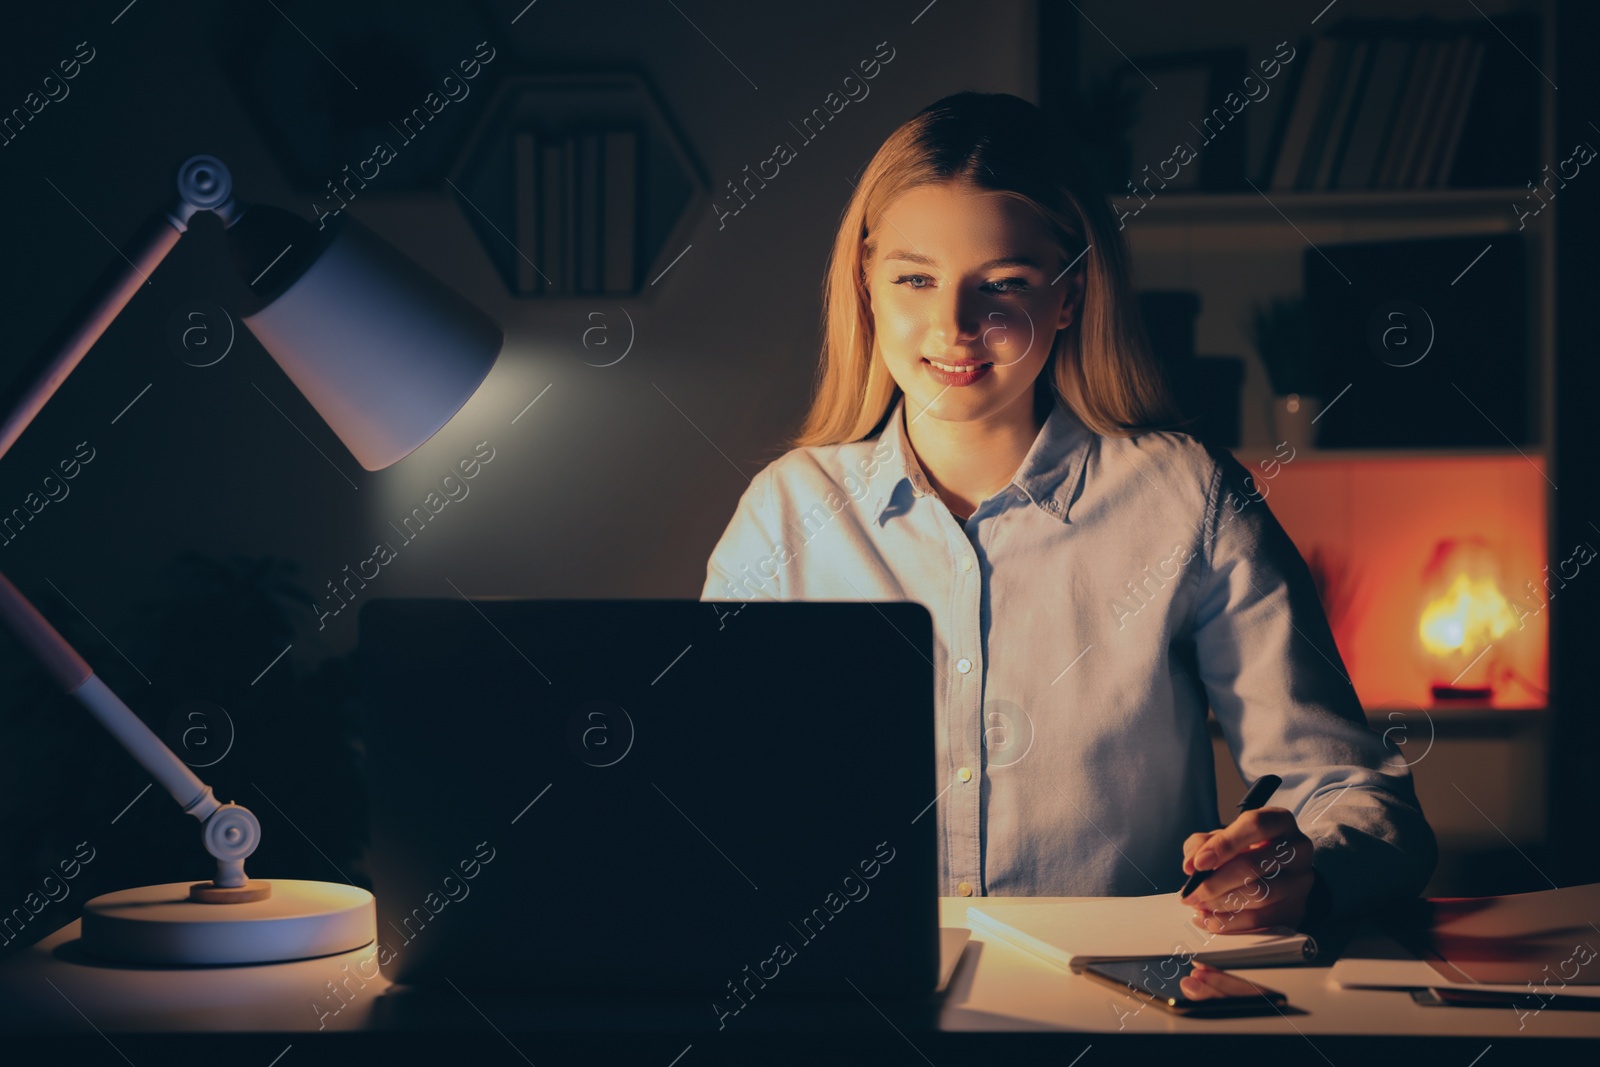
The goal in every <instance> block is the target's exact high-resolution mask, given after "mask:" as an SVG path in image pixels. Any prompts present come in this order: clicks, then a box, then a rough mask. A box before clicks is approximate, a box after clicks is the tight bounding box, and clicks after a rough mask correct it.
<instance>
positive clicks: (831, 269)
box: [790, 92, 1178, 447]
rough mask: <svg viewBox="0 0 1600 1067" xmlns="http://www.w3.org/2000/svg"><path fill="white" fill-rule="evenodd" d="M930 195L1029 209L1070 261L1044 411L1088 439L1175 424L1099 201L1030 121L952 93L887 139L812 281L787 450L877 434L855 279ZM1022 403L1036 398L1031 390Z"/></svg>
mask: <svg viewBox="0 0 1600 1067" xmlns="http://www.w3.org/2000/svg"><path fill="white" fill-rule="evenodd" d="M940 182H966V183H969V184H971V185H972V186H974V187H976V188H978V189H982V190H985V191H992V192H998V193H1002V194H1005V195H1009V196H1013V197H1016V198H1017V199H1019V200H1022V201H1023V202H1025V203H1027V204H1029V205H1031V206H1032V207H1033V208H1034V210H1036V211H1037V212H1038V213H1039V215H1040V217H1041V219H1042V220H1043V222H1044V223H1045V225H1046V226H1047V228H1048V229H1049V230H1050V233H1051V237H1052V238H1053V240H1054V241H1055V243H1056V245H1057V247H1058V249H1059V250H1060V252H1061V255H1062V257H1063V259H1062V261H1063V263H1073V262H1074V261H1077V265H1076V266H1075V267H1074V268H1073V269H1074V270H1075V271H1081V272H1082V273H1083V276H1084V288H1083V306H1082V309H1081V310H1080V312H1079V314H1078V315H1077V316H1076V317H1075V319H1074V322H1073V324H1072V325H1071V326H1068V327H1067V328H1066V329H1065V330H1062V331H1060V333H1059V334H1058V335H1057V337H1056V341H1055V343H1054V344H1053V345H1052V346H1051V351H1050V355H1049V357H1048V360H1047V362H1046V363H1045V365H1044V367H1043V368H1042V369H1041V370H1040V372H1039V382H1040V383H1044V384H1046V385H1047V386H1048V387H1049V388H1050V389H1052V390H1053V391H1054V393H1055V399H1056V401H1057V402H1060V403H1065V404H1067V405H1068V407H1070V408H1071V410H1072V411H1073V413H1074V414H1076V415H1077V416H1078V418H1079V419H1081V420H1082V421H1083V423H1084V424H1085V425H1086V426H1088V427H1089V428H1090V429H1091V430H1093V431H1095V432H1096V433H1102V434H1114V435H1120V436H1127V435H1129V434H1132V433H1137V432H1139V431H1141V430H1147V429H1157V428H1163V427H1166V426H1169V425H1172V424H1175V423H1176V422H1177V420H1178V412H1177V409H1176V406H1175V404H1174V402H1173V400H1172V397H1171V394H1170V392H1169V390H1168V388H1167V385H1166V381H1165V379H1164V377H1163V375H1162V373H1161V370H1160V367H1159V366H1158V365H1157V364H1156V362H1155V360H1154V358H1153V357H1152V356H1151V354H1150V348H1149V344H1148V342H1147V341H1146V339H1145V334H1144V328H1143V326H1142V324H1141V323H1140V320H1139V317H1138V313H1137V310H1136V308H1135V307H1134V306H1133V299H1132V289H1133V284H1132V281H1131V279H1130V277H1129V273H1128V267H1127V254H1126V252H1125V250H1124V248H1123V245H1122V238H1121V236H1120V234H1119V233H1118V231H1117V229H1116V227H1115V226H1114V225H1113V220H1112V217H1111V210H1110V208H1109V206H1108V205H1107V203H1106V200H1105V197H1104V196H1102V195H1100V194H1099V193H1098V192H1096V191H1094V189H1093V187H1092V186H1091V185H1089V184H1088V183H1087V182H1086V181H1085V180H1083V178H1082V177H1081V175H1080V173H1079V169H1078V168H1077V167H1076V166H1075V165H1074V162H1073V159H1072V157H1071V155H1070V154H1069V152H1068V149H1067V146H1066V145H1065V143H1064V142H1063V141H1062V139H1061V138H1060V136H1059V135H1058V134H1057V133H1056V132H1055V131H1054V130H1053V129H1052V128H1051V127H1050V126H1049V124H1048V123H1047V122H1046V121H1045V119H1044V117H1043V115H1042V114H1041V113H1040V111H1039V109H1038V108H1036V107H1035V106H1034V105H1032V104H1030V103H1028V102H1027V101H1026V100H1023V99H1021V98H1020V97H1016V96H1011V95H1009V94H1006V93H975V92H965V93H957V94H955V95H953V96H947V97H944V98H943V99H941V100H938V101H935V102H934V103H932V104H930V105H928V106H927V107H926V108H924V109H923V110H922V111H921V112H919V113H918V114H917V115H916V116H914V117H913V118H912V119H910V120H909V121H908V122H906V123H905V124H904V125H902V126H901V127H900V128H899V129H897V130H895V131H894V133H892V134H890V135H889V138H888V140H886V141H884V143H883V146H882V147H881V148H879V149H878V151H877V153H876V154H875V155H874V156H873V157H872V161H871V162H870V163H868V164H867V168H866V171H865V173H863V174H862V176H861V181H860V182H859V183H858V184H857V185H856V191H855V193H854V195H852V196H851V198H850V203H849V205H848V206H847V207H846V208H845V211H844V217H843V219H842V220H841V221H840V224H839V232H838V235H837V236H836V237H835V239H834V243H833V251H832V254H831V255H830V257H829V261H828V272H827V275H826V278H825V279H824V282H823V316H822V317H823V348H822V358H821V362H820V365H819V367H818V370H817V384H816V392H815V394H814V396H813V398H812V402H811V410H810V412H809V413H808V414H807V416H806V419H805V422H804V424H803V425H802V427H801V429H800V431H799V432H798V433H797V434H796V435H795V436H794V437H793V439H792V440H791V442H790V447H802V446H806V445H825V444H840V443H844V442H848V441H859V440H862V439H864V438H866V437H868V436H870V435H872V434H875V433H877V432H878V431H879V430H880V429H881V428H882V425H883V424H884V423H885V422H886V421H887V416H888V414H889V412H890V411H891V410H893V408H894V404H895V402H896V400H897V399H898V398H899V395H900V387H899V386H898V385H897V384H896V383H895V381H894V379H893V378H892V377H890V375H889V371H888V369H887V368H886V367H885V366H884V363H883V360H881V359H876V358H874V356H873V347H874V346H873V327H872V312H871V308H870V305H869V303H868V300H867V286H866V274H865V264H866V262H867V261H868V259H870V256H871V253H872V251H873V249H874V240H875V237H876V234H874V232H873V229H872V226H873V224H874V223H876V222H877V221H878V220H879V219H880V218H881V217H882V215H883V211H884V209H885V208H887V207H888V206H889V205H890V204H891V203H893V201H894V200H895V199H896V198H897V197H899V196H900V195H901V194H903V193H904V192H906V191H907V190H909V189H911V188H914V187H916V186H919V185H928V184H934V183H940ZM1086 250H1087V253H1086ZM1085 253H1086V254H1085ZM1035 399H1036V401H1038V400H1041V399H1042V395H1041V394H1040V393H1039V392H1038V391H1037V387H1036V393H1035ZM1045 406H1048V405H1045Z"/></svg>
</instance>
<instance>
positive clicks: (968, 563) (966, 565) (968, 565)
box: [961, 556, 972, 571]
mask: <svg viewBox="0 0 1600 1067" xmlns="http://www.w3.org/2000/svg"><path fill="white" fill-rule="evenodd" d="M961 569H962V570H964V571H970V570H971V569H972V557H971V556H968V557H967V558H966V559H964V560H962V561H961Z"/></svg>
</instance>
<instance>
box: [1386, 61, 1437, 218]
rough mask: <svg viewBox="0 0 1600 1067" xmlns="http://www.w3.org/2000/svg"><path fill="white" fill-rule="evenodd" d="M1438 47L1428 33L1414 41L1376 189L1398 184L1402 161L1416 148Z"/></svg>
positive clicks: (1406, 159) (1404, 161) (1390, 187)
mask: <svg viewBox="0 0 1600 1067" xmlns="http://www.w3.org/2000/svg"><path fill="white" fill-rule="evenodd" d="M1440 47H1441V42H1440V41H1438V40H1436V39H1433V38H1429V37H1424V38H1423V39H1421V40H1420V41H1418V42H1417V51H1416V54H1415V56H1413V58H1412V60H1411V73H1410V77H1408V78H1407V79H1406V84H1405V89H1404V90H1403V91H1402V93H1401V96H1400V99H1399V100H1398V101H1397V102H1396V105H1395V107H1396V112H1395V122H1394V129H1393V131H1391V133H1390V135H1389V143H1388V145H1386V146H1385V148H1384V154H1383V160H1382V161H1381V162H1380V164H1379V167H1378V180H1377V182H1376V185H1377V187H1378V188H1380V189H1393V188H1395V187H1397V186H1398V185H1400V184H1401V183H1400V180H1399V177H1400V175H1401V174H1403V173H1404V166H1405V163H1406V162H1407V161H1408V160H1409V159H1410V156H1411V153H1413V152H1414V151H1415V150H1416V138H1417V135H1418V133H1419V129H1420V125H1419V116H1420V114H1421V111H1422V101H1423V99H1424V98H1425V97H1426V96H1427V93H1428V89H1429V88H1430V87H1431V86H1432V84H1433V73H1434V67H1435V65H1436V63H1437V61H1438V58H1439V51H1440Z"/></svg>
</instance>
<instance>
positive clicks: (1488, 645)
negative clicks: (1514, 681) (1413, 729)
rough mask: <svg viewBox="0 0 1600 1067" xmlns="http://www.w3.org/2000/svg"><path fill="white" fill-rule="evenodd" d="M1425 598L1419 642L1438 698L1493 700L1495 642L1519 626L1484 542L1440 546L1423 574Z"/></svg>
mask: <svg viewBox="0 0 1600 1067" xmlns="http://www.w3.org/2000/svg"><path fill="white" fill-rule="evenodd" d="M1421 599H1422V608H1421V611H1420V612H1419V615H1418V620H1417V640H1418V643H1419V645H1420V647H1421V650H1422V656H1423V664H1424V668H1425V669H1426V670H1427V672H1428V681H1429V686H1430V688H1431V690H1432V692H1433V695H1434V697H1435V699H1439V700H1488V699H1489V698H1490V697H1492V696H1493V695H1494V684H1495V681H1496V679H1497V678H1498V668H1499V663H1500V657H1499V655H1498V654H1497V653H1496V650H1495V644H1496V643H1497V642H1498V641H1500V639H1501V638H1503V637H1505V636H1506V635H1507V634H1509V633H1511V632H1512V631H1514V630H1516V629H1518V628H1519V626H1518V619H1517V613H1516V611H1515V609H1513V607H1512V606H1511V602H1510V601H1509V600H1507V599H1506V596H1505V594H1504V593H1503V592H1502V591H1501V583H1500V566H1499V562H1498V560H1497V559H1496V558H1495V555H1494V553H1493V552H1492V551H1490V549H1489V545H1488V543H1487V542H1486V541H1485V540H1484V538H1482V537H1476V536H1474V537H1462V538H1447V539H1445V540H1442V541H1440V542H1439V543H1438V544H1437V545H1435V546H1434V550H1433V556H1432V558H1431V559H1429V560H1428V563H1427V566H1425V567H1424V568H1423V571H1422V598H1421Z"/></svg>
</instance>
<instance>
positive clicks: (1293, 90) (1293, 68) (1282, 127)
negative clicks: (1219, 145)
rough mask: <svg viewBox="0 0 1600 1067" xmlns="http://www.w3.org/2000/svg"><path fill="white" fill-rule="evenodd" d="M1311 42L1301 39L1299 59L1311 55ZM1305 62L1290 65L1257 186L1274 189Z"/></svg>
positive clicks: (1298, 52) (1298, 50)
mask: <svg viewBox="0 0 1600 1067" xmlns="http://www.w3.org/2000/svg"><path fill="white" fill-rule="evenodd" d="M1310 52H1311V42H1310V40H1308V39H1306V38H1301V39H1300V42H1299V45H1298V47H1297V48H1296V49H1295V55H1296V56H1297V57H1300V56H1306V55H1309V53H1310ZM1305 69H1306V64H1305V60H1304V59H1301V61H1300V62H1298V63H1291V64H1289V68H1288V73H1287V74H1285V75H1284V82H1283V86H1282V93H1283V96H1282V98H1281V99H1280V100H1279V101H1278V111H1277V114H1276V115H1275V116H1274V117H1273V120H1272V133H1271V135H1270V136H1269V137H1268V138H1267V145H1266V151H1265V152H1264V153H1263V154H1262V158H1261V162H1260V170H1259V171H1258V172H1257V175H1256V177H1257V181H1256V184H1257V185H1260V186H1261V187H1262V188H1264V189H1265V188H1271V187H1272V176H1273V173H1274V172H1275V170H1276V168H1277V165H1278V159H1279V157H1280V156H1282V155H1283V143H1284V137H1285V135H1286V134H1287V133H1288V130H1289V122H1290V119H1291V118H1292V117H1293V116H1294V109H1295V101H1296V100H1298V99H1299V98H1300V83H1301V81H1302V79H1303V77H1304V75H1305Z"/></svg>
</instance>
